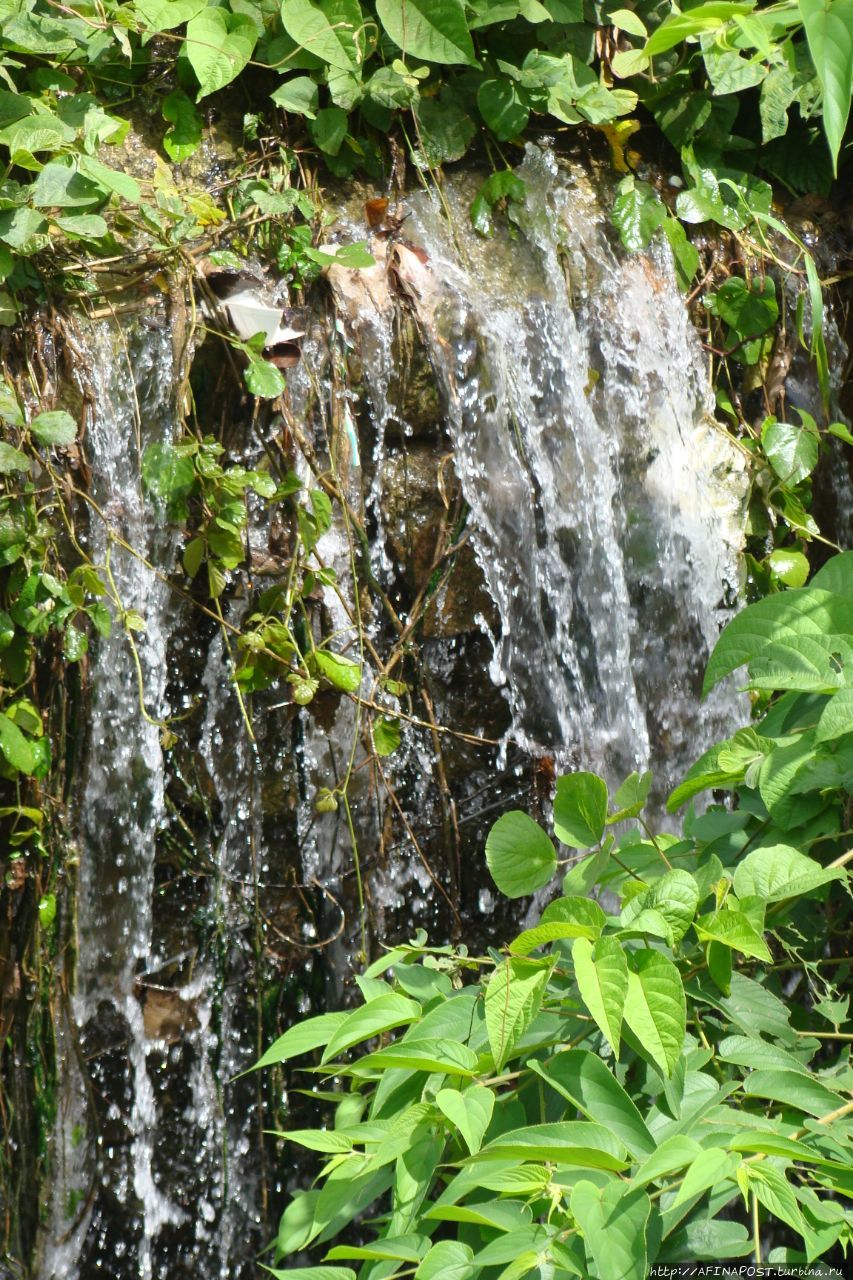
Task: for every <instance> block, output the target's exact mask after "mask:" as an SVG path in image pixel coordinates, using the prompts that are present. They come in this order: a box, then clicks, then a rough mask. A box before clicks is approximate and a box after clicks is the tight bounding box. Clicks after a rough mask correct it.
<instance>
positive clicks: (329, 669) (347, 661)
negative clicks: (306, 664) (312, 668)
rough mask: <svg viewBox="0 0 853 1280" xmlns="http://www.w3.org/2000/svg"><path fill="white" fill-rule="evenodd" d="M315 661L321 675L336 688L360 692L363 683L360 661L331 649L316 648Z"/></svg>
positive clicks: (349, 691) (348, 691) (346, 691)
mask: <svg viewBox="0 0 853 1280" xmlns="http://www.w3.org/2000/svg"><path fill="white" fill-rule="evenodd" d="M314 662H315V663H316V666H317V670H318V671H319V673H320V675H321V676H324V677H325V679H326V680H328V681H329V684H333V685H334V686H335V688H336V689H342V690H343V691H344V693H357V692H358V689H359V687H360V685H361V665H360V663H358V662H353V661H352V659H351V658H345V657H343V655H342V654H340V653H332V651H331V649H317V650H315V652H314Z"/></svg>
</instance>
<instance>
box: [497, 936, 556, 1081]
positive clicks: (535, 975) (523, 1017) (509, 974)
mask: <svg viewBox="0 0 853 1280" xmlns="http://www.w3.org/2000/svg"><path fill="white" fill-rule="evenodd" d="M549 972H550V971H549V969H548V968H546V967H543V966H542V965H541V964H539V963H538V962H536V961H533V960H521V959H515V958H513V959H510V960H505V961H504V962H503V964H500V965H498V967H497V968H496V969H495V971H494V973H493V974H492V976H491V978H490V979H489V983H488V986H487V987H486V1029H487V1031H488V1034H489V1046H490V1048H491V1050H492V1057H493V1058H494V1061H495V1069H496V1070H497V1071H500V1070H501V1069H502V1067H503V1065H504V1063H505V1062H506V1060H507V1058H509V1057H511V1055H512V1051H513V1049H514V1048H515V1046H516V1045H517V1044H518V1042H519V1040H520V1039H521V1037H522V1036H523V1035H524V1033H525V1031H526V1030H527V1028H528V1027H529V1026H530V1024H531V1022H532V1021H533V1019H534V1018H535V1017H536V1015H537V1013H538V1012H539V1007H540V1005H541V1004H542V996H543V995H544V992H545V987H546V986H547V983H548V974H549Z"/></svg>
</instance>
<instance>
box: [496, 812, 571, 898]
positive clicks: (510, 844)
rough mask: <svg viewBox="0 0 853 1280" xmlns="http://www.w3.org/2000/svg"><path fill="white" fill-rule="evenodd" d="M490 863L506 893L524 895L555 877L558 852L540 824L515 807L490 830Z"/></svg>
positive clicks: (519, 896)
mask: <svg viewBox="0 0 853 1280" xmlns="http://www.w3.org/2000/svg"><path fill="white" fill-rule="evenodd" d="M486 863H487V865H488V868H489V871H490V872H491V875H492V879H493V880H494V882H495V884H496V885H497V887H498V888H499V889H500V891H501V893H502V894H504V895H505V896H506V897H507V898H523V897H524V896H525V895H526V894H528V893H535V891H536V890H537V889H541V888H542V887H543V885H546V884H547V883H548V881H549V880H551V879H552V877H553V875H554V872H555V871H556V870H557V855H556V853H555V852H554V846H553V844H552V843H551V841H550V840H549V839H548V837H547V835H546V834H545V832H544V831H543V830H542V828H541V827H540V826H539V824H538V823H536V822H534V821H533V819H532V818H530V817H528V815H527V814H526V813H524V812H522V810H521V809H511V810H510V812H509V813H505V814H503V816H502V817H500V818H498V820H497V822H496V823H495V824H494V826H493V827H492V829H491V831H490V832H489V835H488V838H487V840H486Z"/></svg>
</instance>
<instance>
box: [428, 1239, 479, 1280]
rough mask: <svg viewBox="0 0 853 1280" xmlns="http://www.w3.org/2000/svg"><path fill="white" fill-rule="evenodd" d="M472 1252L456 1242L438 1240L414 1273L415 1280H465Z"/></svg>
mask: <svg viewBox="0 0 853 1280" xmlns="http://www.w3.org/2000/svg"><path fill="white" fill-rule="evenodd" d="M473 1256H474V1250H473V1249H472V1248H471V1247H470V1245H467V1244H462V1243H460V1241H458V1240H439V1242H438V1244H434V1245H433V1246H432V1248H431V1249H430V1251H429V1253H428V1254H427V1255H426V1257H425V1258H424V1260H423V1262H422V1263H421V1264H420V1266H419V1267H418V1269H417V1271H416V1272H415V1280H465V1278H466V1276H469V1275H470V1274H471V1272H472V1270H473V1268H472V1266H471V1259H472V1258H473Z"/></svg>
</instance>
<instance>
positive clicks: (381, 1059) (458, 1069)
mask: <svg viewBox="0 0 853 1280" xmlns="http://www.w3.org/2000/svg"><path fill="white" fill-rule="evenodd" d="M356 1067H357V1069H358V1071H359V1072H361V1071H366V1070H370V1071H373V1070H375V1069H376V1068H391V1067H407V1068H408V1069H409V1070H410V1071H429V1072H439V1071H440V1072H444V1074H445V1075H449V1076H472V1075H473V1074H474V1072H475V1070H476V1067H477V1055H476V1053H472V1051H471V1050H470V1049H469V1048H468V1046H467V1045H464V1044H458V1043H457V1042H456V1041H455V1040H439V1039H423V1040H422V1039H411V1040H410V1039H408V1038H406V1039H404V1040H399V1041H398V1042H397V1043H396V1044H389V1045H386V1046H385V1048H384V1049H377V1050H376V1051H375V1052H374V1053H369V1054H368V1055H367V1056H366V1057H364V1058H359V1060H358V1062H357V1064H356Z"/></svg>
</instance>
